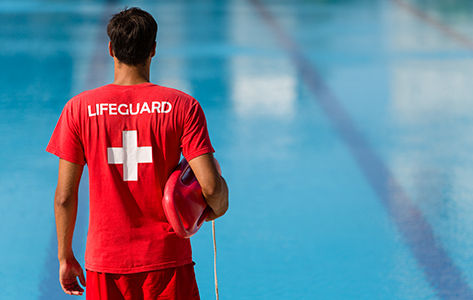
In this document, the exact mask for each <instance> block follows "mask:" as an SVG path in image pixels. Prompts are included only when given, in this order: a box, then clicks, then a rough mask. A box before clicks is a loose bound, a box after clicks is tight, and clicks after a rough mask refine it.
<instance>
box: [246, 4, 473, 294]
mask: <svg viewBox="0 0 473 300" xmlns="http://www.w3.org/2000/svg"><path fill="white" fill-rule="evenodd" d="M249 1H250V3H251V4H252V5H253V6H254V8H255V10H256V11H257V12H258V13H259V15H260V16H261V18H262V19H263V20H264V22H266V23H267V25H269V27H270V28H271V30H272V31H273V33H274V34H275V35H276V37H277V38H278V40H279V42H280V43H281V45H282V47H283V48H284V49H285V50H286V52H287V54H288V55H289V57H290V58H291V60H292V62H293V63H294V65H295V66H296V67H297V69H298V71H299V73H300V74H301V77H302V79H303V81H304V82H305V84H306V85H307V87H308V88H309V90H310V91H311V92H312V94H313V96H314V98H315V100H316V101H317V102H318V104H319V105H320V107H321V108H322V110H323V111H324V113H325V115H326V116H327V117H328V119H329V120H330V121H331V123H332V125H333V127H334V129H335V130H336V132H337V133H338V134H339V136H340V137H341V139H342V141H343V142H344V143H345V145H346V146H347V148H348V149H349V150H350V152H351V154H352V155H353V157H354V159H355V161H356V162H357V164H358V166H359V168H360V169H361V170H362V172H363V174H364V176H365V177H366V179H367V181H368V183H369V184H370V185H371V187H372V188H373V190H374V191H375V192H376V194H377V195H378V197H379V199H380V200H381V203H382V204H383V205H384V207H385V209H386V211H387V213H388V215H389V216H390V217H391V219H392V220H393V222H394V224H396V226H397V229H398V230H399V232H400V233H401V235H402V237H403V238H404V240H405V243H406V245H407V246H408V248H409V249H410V250H411V253H412V255H413V256H414V258H415V259H416V261H417V263H418V265H419V267H420V268H421V269H422V271H423V272H424V275H425V278H426V280H427V281H428V282H429V283H430V285H431V287H432V288H433V289H434V290H435V292H436V293H437V295H438V296H439V297H440V298H442V299H452V300H453V299H457V300H458V299H473V290H472V289H471V288H470V286H469V285H468V283H467V282H466V281H465V279H464V275H463V274H462V271H461V270H460V269H459V268H458V267H457V266H456V265H455V264H454V262H453V261H452V260H451V258H450V257H449V255H448V253H447V251H446V250H445V249H444V248H443V247H442V245H441V244H440V241H438V240H436V238H435V234H434V232H433V230H432V228H431V226H430V225H429V223H428V222H427V220H426V219H425V217H424V216H423V214H422V212H421V211H420V209H419V208H418V207H416V205H415V204H414V203H413V202H412V200H411V199H410V198H409V197H408V196H407V194H406V193H405V191H404V190H403V188H402V187H401V185H400V184H399V183H398V181H397V180H396V179H395V178H394V176H393V174H392V173H391V171H390V170H389V168H388V167H387V166H386V164H385V163H384V162H383V161H382V159H381V158H380V157H379V156H378V155H377V153H376V152H375V150H374V149H373V147H372V146H371V145H370V144H369V142H368V140H367V139H366V138H365V137H364V135H363V134H362V133H361V132H360V130H359V129H358V128H357V126H356V124H355V122H354V121H353V120H352V118H351V117H350V115H349V114H348V112H347V111H346V110H345V109H344V107H343V106H342V104H341V103H340V101H339V100H338V99H337V97H336V96H335V94H334V93H333V91H332V90H331V89H330V88H329V87H328V85H327V84H326V83H325V82H324V80H323V78H322V76H321V75H320V74H319V72H318V71H317V68H316V67H315V66H314V65H313V64H312V62H311V61H310V60H309V59H308V58H307V57H306V56H305V55H304V53H303V51H302V49H301V48H300V47H299V46H298V45H297V44H296V42H295V41H294V40H293V39H292V38H291V37H290V36H289V35H288V34H287V33H286V32H285V31H284V29H283V27H282V26H281V25H280V24H279V23H278V21H277V20H276V18H275V17H274V16H273V15H272V14H271V12H270V11H269V10H268V9H267V8H266V7H265V6H264V4H263V3H262V2H261V1H260V0H249Z"/></svg>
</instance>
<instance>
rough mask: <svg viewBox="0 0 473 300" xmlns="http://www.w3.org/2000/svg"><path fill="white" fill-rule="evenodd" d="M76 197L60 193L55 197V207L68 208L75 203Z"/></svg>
mask: <svg viewBox="0 0 473 300" xmlns="http://www.w3.org/2000/svg"><path fill="white" fill-rule="evenodd" d="M74 200H75V199H74V196H73V195H70V194H65V193H58V192H56V195H55V196H54V205H55V206H68V205H70V204H71V203H74Z"/></svg>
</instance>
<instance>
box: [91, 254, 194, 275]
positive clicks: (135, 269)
mask: <svg viewBox="0 0 473 300" xmlns="http://www.w3.org/2000/svg"><path fill="white" fill-rule="evenodd" d="M190 263H192V257H190V258H187V259H185V260H182V261H179V262H171V263H160V264H153V265H146V266H138V267H131V268H110V267H102V266H96V265H91V264H85V269H86V270H89V271H93V272H102V273H115V274H130V273H140V272H147V271H153V270H161V269H167V268H175V267H180V266H183V265H187V264H190Z"/></svg>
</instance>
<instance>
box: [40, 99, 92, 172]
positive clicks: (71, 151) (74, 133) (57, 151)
mask: <svg viewBox="0 0 473 300" xmlns="http://www.w3.org/2000/svg"><path fill="white" fill-rule="evenodd" d="M72 110H73V106H72V101H68V102H67V103H66V105H65V106H64V109H63V110H62V113H61V116H60V117H59V120H58V121H57V124H56V128H54V131H53V134H52V135H51V139H50V140H49V143H48V146H47V147H46V151H47V152H49V153H52V154H54V155H56V156H58V157H59V158H62V159H65V160H67V161H69V162H72V163H76V164H80V165H85V162H86V160H85V155H84V147H83V144H82V142H81V139H80V133H79V127H78V126H77V124H78V120H76V119H75V118H74V114H73V111H72Z"/></svg>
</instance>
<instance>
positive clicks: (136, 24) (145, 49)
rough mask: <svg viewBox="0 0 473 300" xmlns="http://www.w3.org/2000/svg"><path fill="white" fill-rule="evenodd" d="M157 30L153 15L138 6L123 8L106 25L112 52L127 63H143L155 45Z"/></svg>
mask: <svg viewBox="0 0 473 300" xmlns="http://www.w3.org/2000/svg"><path fill="white" fill-rule="evenodd" d="M157 31H158V24H156V21H155V20H154V18H153V16H151V15H150V14H149V13H147V12H146V11H144V10H142V9H140V8H138V7H132V8H125V9H124V10H123V11H121V12H119V13H117V14H116V15H114V16H113V17H112V18H111V19H110V21H109V22H108V25H107V34H108V37H109V38H110V42H111V44H112V50H113V53H114V54H115V57H116V58H117V59H118V60H119V61H120V62H123V63H125V64H127V65H138V64H143V63H145V61H146V59H147V58H148V57H149V55H150V53H151V51H152V50H153V47H155V45H156V33H157Z"/></svg>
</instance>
